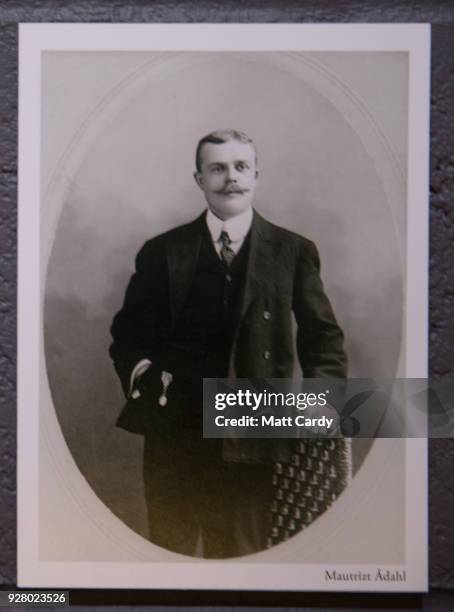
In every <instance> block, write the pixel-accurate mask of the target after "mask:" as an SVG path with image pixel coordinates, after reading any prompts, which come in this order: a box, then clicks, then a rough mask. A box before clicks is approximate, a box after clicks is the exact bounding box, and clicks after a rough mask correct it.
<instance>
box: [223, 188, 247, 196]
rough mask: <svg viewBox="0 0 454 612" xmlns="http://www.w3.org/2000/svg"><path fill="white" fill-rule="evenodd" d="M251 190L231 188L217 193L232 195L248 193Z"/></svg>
mask: <svg viewBox="0 0 454 612" xmlns="http://www.w3.org/2000/svg"><path fill="white" fill-rule="evenodd" d="M248 191H249V189H240V188H239V187H229V188H228V189H219V191H217V192H216V193H218V194H220V195H231V194H232V193H238V194H241V193H247V192H248Z"/></svg>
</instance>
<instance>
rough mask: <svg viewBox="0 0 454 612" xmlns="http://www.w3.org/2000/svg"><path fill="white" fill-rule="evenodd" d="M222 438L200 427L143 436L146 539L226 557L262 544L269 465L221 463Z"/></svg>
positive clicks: (267, 518)
mask: <svg viewBox="0 0 454 612" xmlns="http://www.w3.org/2000/svg"><path fill="white" fill-rule="evenodd" d="M222 442H223V441H222V440H220V439H219V440H218V439H202V438H201V432H200V431H197V430H196V431H188V430H187V429H186V430H184V431H180V432H175V437H174V439H173V440H172V439H170V438H169V437H167V439H162V440H160V439H157V437H156V435H146V436H145V446H144V462H143V475H144V484H145V498H146V503H147V510H148V523H149V533H150V540H151V542H153V543H154V544H157V545H158V546H161V547H163V548H166V549H168V550H171V551H174V552H177V553H180V554H183V555H188V556H196V555H198V553H197V547H198V545H199V546H200V539H201V541H202V554H201V556H203V557H204V558H211V559H225V558H229V557H237V556H242V555H246V554H251V553H253V552H257V551H260V550H263V549H264V548H266V545H267V537H268V535H269V530H270V507H271V498H272V465H271V464H270V465H266V464H245V463H234V462H230V463H228V462H224V461H223V460H222Z"/></svg>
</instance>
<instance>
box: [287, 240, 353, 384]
mask: <svg viewBox="0 0 454 612" xmlns="http://www.w3.org/2000/svg"><path fill="white" fill-rule="evenodd" d="M293 311H294V314H295V319H296V323H297V326H298V331H297V339H296V341H297V351H298V357H299V361H300V364H301V368H302V370H303V374H304V376H305V377H307V378H321V377H326V376H329V377H335V378H343V377H346V376H347V356H346V354H345V351H344V349H343V342H344V334H343V332H342V330H341V328H340V327H339V325H338V323H337V321H336V317H335V315H334V312H333V309H332V307H331V304H330V301H329V299H328V297H327V295H326V293H325V290H324V287H323V283H322V280H321V278H320V259H319V256H318V251H317V248H316V246H315V244H314V243H313V242H310V241H309V240H304V241H302V243H301V244H300V246H299V249H298V255H297V262H296V267H295V279H294V292H293Z"/></svg>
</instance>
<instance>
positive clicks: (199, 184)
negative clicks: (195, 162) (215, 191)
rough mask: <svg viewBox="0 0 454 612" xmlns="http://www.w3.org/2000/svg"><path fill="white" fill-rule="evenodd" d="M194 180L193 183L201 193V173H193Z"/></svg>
mask: <svg viewBox="0 0 454 612" xmlns="http://www.w3.org/2000/svg"><path fill="white" fill-rule="evenodd" d="M194 179H195V182H196V183H197V185H198V186H199V187H200V189H202V191H203V179H202V173H201V172H194Z"/></svg>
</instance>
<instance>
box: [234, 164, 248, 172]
mask: <svg viewBox="0 0 454 612" xmlns="http://www.w3.org/2000/svg"><path fill="white" fill-rule="evenodd" d="M247 168H248V166H247V164H237V165H236V169H237V170H238V172H244V170H247Z"/></svg>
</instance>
